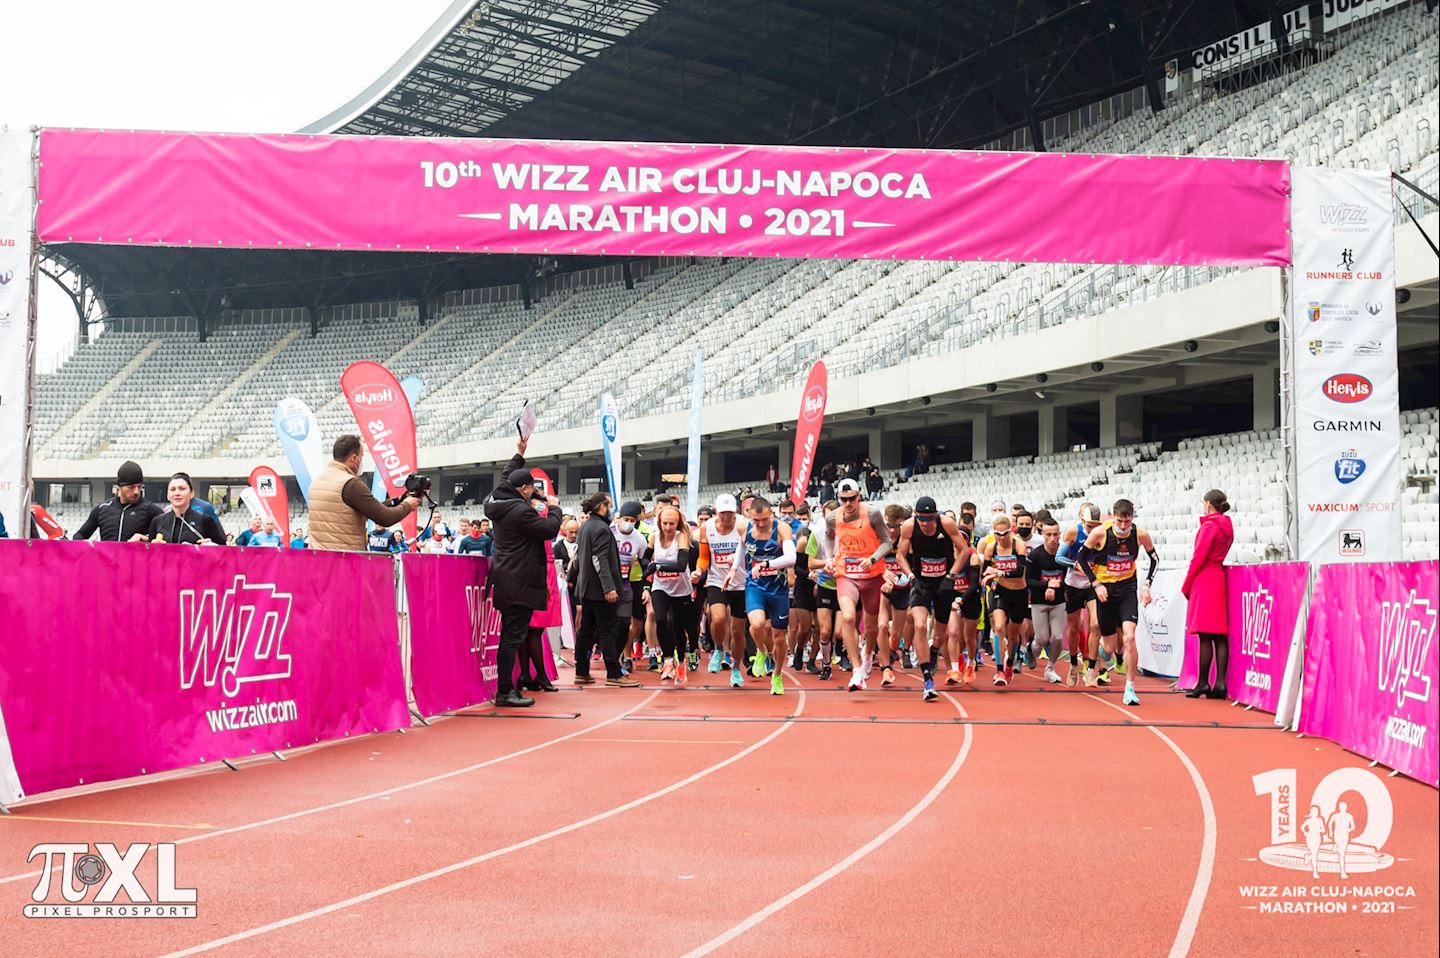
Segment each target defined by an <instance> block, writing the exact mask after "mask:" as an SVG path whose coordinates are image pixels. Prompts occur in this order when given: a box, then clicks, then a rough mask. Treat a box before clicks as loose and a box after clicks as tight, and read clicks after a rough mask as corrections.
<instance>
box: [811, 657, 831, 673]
mask: <svg viewBox="0 0 1440 958" xmlns="http://www.w3.org/2000/svg"><path fill="white" fill-rule="evenodd" d="M805 669H806V671H808V672H809V673H810V674H811V675H819V674H820V672H821V671H822V670H821V668H820V666H819V665H818V664H817V663H816V661H815V660H814V659H811V660H810V661H809V662H807V663H805ZM824 671H825V672H829V671H830V666H829V665H828V664H827V665H826V666H825V668H824Z"/></svg>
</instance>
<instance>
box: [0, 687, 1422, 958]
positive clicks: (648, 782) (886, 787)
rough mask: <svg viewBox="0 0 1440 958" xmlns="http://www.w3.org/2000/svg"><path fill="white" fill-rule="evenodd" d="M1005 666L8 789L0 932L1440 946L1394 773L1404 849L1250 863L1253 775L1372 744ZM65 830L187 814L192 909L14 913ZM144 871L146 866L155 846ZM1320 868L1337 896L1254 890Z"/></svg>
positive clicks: (1046, 945) (954, 946) (753, 693)
mask: <svg viewBox="0 0 1440 958" xmlns="http://www.w3.org/2000/svg"><path fill="white" fill-rule="evenodd" d="M566 674H568V673H566ZM989 676H990V672H989V670H988V669H987V670H983V672H982V676H981V677H982V678H983V679H984V681H985V684H984V685H981V686H977V688H976V689H974V690H970V689H961V690H950V691H949V693H948V694H946V695H944V696H942V698H941V699H940V700H939V701H937V702H933V703H924V702H922V701H921V699H920V694H919V688H918V686H919V679H918V677H917V676H914V675H906V674H904V673H901V675H900V681H899V683H898V684H897V685H896V686H895V687H893V688H891V689H880V688H878V687H874V688H872V689H871V690H870V691H867V692H859V693H846V692H844V691H841V690H840V686H839V684H838V681H837V682H835V683H827V684H825V685H821V683H819V682H818V680H816V678H815V677H814V676H813V675H808V674H807V675H803V676H800V677H799V678H798V681H797V680H795V679H794V678H793V677H792V680H791V681H790V682H789V686H790V690H789V692H787V694H786V695H785V696H784V697H782V698H776V697H773V696H770V695H768V694H765V690H763V689H762V688H761V686H762V683H761V682H759V681H757V680H750V682H749V683H748V685H747V688H745V689H743V690H733V691H732V690H730V689H728V688H706V687H704V685H705V683H707V682H708V681H709V679H710V678H711V677H710V676H708V675H707V674H705V673H702V674H701V675H700V676H698V677H697V681H696V682H695V683H694V684H693V685H692V686H691V687H689V688H685V689H679V690H676V689H671V688H669V687H668V686H667V687H665V688H663V689H657V688H653V687H647V688H644V689H634V690H617V689H605V688H603V687H590V688H587V689H585V690H583V691H580V690H573V689H567V690H565V691H562V692H560V693H556V694H553V695H542V696H541V700H540V702H539V703H538V704H537V706H536V708H535V709H532V710H529V711H526V712H523V713H509V712H507V713H504V714H503V715H501V716H499V717H493V716H494V715H495V713H494V712H493V710H485V709H479V710H473V711H475V712H476V713H477V714H475V715H471V716H462V717H455V718H447V719H443V720H440V721H438V722H436V723H435V724H434V725H432V726H431V727H428V728H415V729H412V730H410V731H409V732H408V733H406V734H403V735H400V734H390V735H383V736H373V737H370V738H366V739H361V740H353V741H346V742H343V743H336V744H333V745H329V746H326V747H320V748H314V749H309V750H304V751H301V752H294V753H289V754H288V756H287V758H288V760H287V761H284V762H279V761H275V760H274V759H269V758H266V759H257V760H251V761H248V762H246V763H244V764H243V765H241V766H240V770H239V771H238V772H231V771H229V770H227V769H225V768H223V767H216V768H212V769H206V770H203V771H195V772H187V773H178V774H172V775H169V776H164V777H155V778H151V779H147V780H144V781H138V782H134V783H126V785H125V786H124V787H110V788H100V789H91V790H86V791H82V792H77V793H65V794H59V795H54V796H46V797H43V798H42V799H40V800H35V801H31V802H28V803H26V804H24V805H22V806H20V807H18V808H16V809H15V814H13V815H11V816H6V817H0V914H3V915H4V916H5V919H4V928H5V930H6V946H7V947H6V953H7V954H16V955H54V954H62V953H73V952H74V951H75V950H77V949H82V950H88V951H92V952H95V951H97V950H98V952H99V953H103V954H116V955H132V954H135V955H138V954H165V953H216V954H231V955H284V956H287V958H293V956H297V955H308V954H317V953H327V954H329V953H333V952H334V951H335V950H336V949H337V947H338V948H339V949H342V950H344V951H347V952H350V953H362V954H386V955H411V954H413V955H474V954H477V953H484V952H487V951H493V950H497V949H499V950H510V949H519V950H521V951H522V952H523V953H525V954H528V955H567V956H587V955H596V956H600V955H605V956H608V955H701V954H711V953H713V954H717V955H756V956H761V955H766V956H769V955H776V954H783V955H786V956H809V955H815V956H821V955H823V956H826V958H833V956H834V955H837V954H860V953H877V952H883V951H900V950H903V951H910V952H915V951H922V950H923V951H929V952H933V953H939V954H994V955H1016V956H1021V955H1045V956H1054V955H1057V954H1064V955H1106V956H1114V955H1117V954H1118V955H1167V954H1190V955H1250V954H1254V955H1265V956H1267V958H1273V956H1281V955H1305V956H1317V955H1324V954H1336V953H1341V952H1345V953H1363V954H1369V955H1377V954H1396V955H1400V954H1405V955H1411V954H1415V953H1417V951H1423V952H1426V953H1429V952H1433V951H1434V944H1435V941H1436V936H1437V917H1436V915H1437V912H1436V893H1437V890H1440V876H1437V862H1440V859H1437V855H1436V847H1437V807H1436V793H1435V791H1434V790H1433V789H1431V788H1429V787H1427V786H1424V785H1420V784H1418V783H1416V782H1413V781H1410V780H1408V779H1404V778H1399V777H1397V778H1389V779H1384V782H1385V785H1386V786H1387V787H1388V790H1389V794H1390V796H1391V798H1392V801H1393V806H1394V829H1393V832H1392V834H1391V837H1390V839H1389V841H1388V842H1387V843H1386V846H1385V851H1387V852H1389V853H1390V854H1392V855H1394V856H1395V858H1396V862H1395V864H1394V865H1393V866H1392V867H1390V868H1388V869H1385V870H1383V871H1381V872H1378V873H1376V874H1374V875H1352V876H1351V877H1350V878H1349V879H1348V880H1341V879H1339V878H1338V877H1336V876H1333V875H1330V876H1326V875H1322V877H1321V879H1320V880H1319V881H1315V880H1313V879H1311V877H1310V875H1309V873H1308V872H1298V871H1287V870H1284V869H1277V868H1274V867H1272V866H1269V865H1266V864H1263V863H1261V862H1260V861H1258V860H1257V854H1258V852H1259V850H1260V849H1261V848H1262V847H1264V846H1266V845H1268V844H1270V841H1269V839H1270V834H1269V812H1270V810H1269V800H1268V798H1267V797H1265V796H1257V795H1256V794H1255V790H1254V786H1253V784H1252V782H1251V776H1252V775H1255V774H1258V773H1262V772H1265V771H1267V770H1269V769H1274V768H1294V769H1296V775H1297V801H1303V800H1304V797H1305V796H1307V795H1308V794H1309V791H1310V790H1311V789H1313V788H1314V786H1315V784H1316V783H1317V782H1318V781H1319V780H1320V779H1321V778H1322V777H1323V776H1324V775H1326V774H1327V773H1329V772H1331V771H1333V770H1335V769H1337V768H1364V766H1365V765H1366V763H1365V762H1364V761H1363V760H1361V759H1359V758H1357V757H1356V756H1354V755H1351V754H1349V753H1346V752H1345V751H1343V750H1342V749H1340V748H1338V747H1337V746H1334V745H1332V744H1331V743H1328V742H1324V741H1320V740H1313V739H1300V738H1297V737H1296V736H1294V735H1293V734H1290V733H1287V732H1284V731H1281V730H1278V729H1275V728H1273V726H1272V725H1271V721H1270V716H1268V715H1263V714H1261V713H1258V712H1246V711H1244V710H1242V709H1239V708H1232V707H1230V706H1229V705H1228V704H1227V703H1222V702H1212V701H1205V700H1200V701H1192V700H1188V699H1185V698H1184V697H1183V696H1180V695H1177V694H1175V693H1171V692H1169V691H1168V690H1167V689H1166V687H1165V686H1164V685H1163V684H1162V683H1160V682H1158V681H1153V680H1142V681H1141V683H1140V689H1141V694H1142V700H1143V701H1142V705H1141V707H1140V708H1138V709H1128V708H1124V707H1122V706H1121V704H1120V696H1119V689H1118V687H1115V688H1112V689H1102V690H1087V689H1084V688H1078V689H1068V688H1063V687H1058V686H1052V685H1046V684H1044V683H1043V682H1040V681H1039V680H1038V679H1037V678H1036V677H1035V676H1034V675H1032V674H1026V675H1024V676H1022V677H1019V678H1017V679H1016V682H1015V684H1014V685H1013V686H1012V688H1010V689H1009V690H1006V691H999V692H997V691H993V690H992V689H991V688H990V687H989V685H988V681H989ZM642 678H643V679H644V680H645V681H646V682H647V684H648V685H650V686H654V685H655V677H654V675H653V674H645V675H642ZM876 679H877V681H876V683H874V684H875V685H876V686H878V676H877V677H876ZM539 716H549V717H539ZM1383 772H1384V770H1383V769H1378V770H1376V771H1375V772H1374V773H1367V774H1382V775H1383ZM1352 797H1353V796H1352ZM1361 804H1362V803H1360V802H1358V801H1356V802H1353V803H1352V805H1353V806H1355V808H1356V809H1357V815H1356V817H1357V819H1359V820H1360V821H1361V823H1362V825H1363V813H1361V812H1359V811H1358V809H1359V807H1360V806H1361ZM61 841H74V842H89V843H92V844H93V843H96V842H106V841H108V842H113V843H115V844H116V845H117V846H119V847H120V848H121V849H123V848H124V847H125V846H127V845H128V844H129V843H131V842H170V841H174V842H177V845H178V847H177V849H176V857H177V863H178V872H179V878H180V884H181V885H182V886H189V887H194V888H195V889H196V890H197V893H198V908H199V916H198V917H197V918H195V919H193V920H153V919H152V920H148V921H139V920H134V921H122V920H86V921H67V920H58V919H49V920H39V919H27V918H23V917H21V913H22V910H23V907H24V906H25V905H27V904H29V903H30V902H31V897H30V896H31V892H32V891H33V890H34V888H35V887H36V883H37V874H38V872H37V870H36V868H35V866H34V865H27V864H26V857H27V855H28V854H29V851H30V849H31V848H32V847H33V846H34V845H36V844H37V843H40V842H61ZM147 862H148V860H147ZM147 868H149V869H150V871H149V872H148V874H149V879H146V875H147V871H146V869H147ZM137 874H139V875H140V877H141V878H142V880H145V881H147V883H148V887H151V888H153V887H154V882H153V880H151V879H153V878H154V871H153V865H149V864H148V863H147V865H146V866H142V868H141V869H140V871H139V872H138V873H137ZM1367 886H1384V887H1381V888H1380V889H1378V891H1377V893H1376V894H1372V895H1366V894H1357V892H1361V891H1362V890H1363V889H1365V888H1366V887H1367ZM1272 887H1273V889H1274V892H1273V894H1274V896H1275V897H1273V898H1269V897H1267V898H1263V899H1261V898H1256V897H1254V895H1255V893H1257V892H1260V893H1266V894H1269V893H1270V892H1271V888H1272ZM1300 889H1303V890H1304V892H1305V897H1304V898H1300V897H1299V890H1300ZM1317 895H1318V896H1319V899H1320V900H1327V901H1332V902H1333V901H1345V902H1346V903H1347V905H1348V911H1347V913H1346V914H1276V913H1268V912H1267V913H1263V914H1262V912H1261V910H1260V902H1261V901H1265V902H1267V903H1268V902H1273V901H1284V902H1292V903H1293V902H1296V901H1307V900H1312V899H1315V898H1316V896H1317ZM50 900H51V901H58V900H59V896H58V895H57V894H55V893H53V892H52V894H51V896H50ZM122 900H123V896H122ZM1367 903H1368V907H1370V908H1373V909H1374V910H1365V906H1367ZM1267 907H1268V905H1267Z"/></svg>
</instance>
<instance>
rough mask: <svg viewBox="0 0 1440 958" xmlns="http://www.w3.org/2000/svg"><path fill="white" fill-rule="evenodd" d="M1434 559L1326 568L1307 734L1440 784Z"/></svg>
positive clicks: (1318, 599) (1309, 671)
mask: <svg viewBox="0 0 1440 958" xmlns="http://www.w3.org/2000/svg"><path fill="white" fill-rule="evenodd" d="M1437 569H1440V566H1437V564H1436V563H1434V562H1398V563H1363V564H1345V565H1327V566H1321V568H1320V576H1319V581H1318V582H1317V584H1316V587H1315V592H1314V597H1313V598H1312V600H1311V602H1310V628H1309V638H1308V640H1307V643H1306V649H1305V686H1304V693H1303V698H1302V700H1301V705H1300V731H1302V732H1305V733H1307V734H1310V735H1321V736H1324V737H1325V738H1328V739H1331V740H1332V741H1335V742H1338V743H1339V744H1340V745H1342V746H1344V747H1345V748H1347V749H1349V750H1350V751H1352V752H1356V753H1358V754H1360V755H1363V756H1365V757H1366V758H1371V759H1374V760H1376V761H1378V762H1380V763H1381V764H1383V765H1387V766H1389V767H1390V768H1393V769H1396V770H1397V771H1400V772H1403V773H1405V774H1406V775H1409V776H1411V777H1413V778H1416V779H1419V780H1420V781H1422V782H1428V783H1430V784H1431V785H1436V786H1440V770H1437V768H1440V762H1437V748H1436V742H1435V736H1436V734H1437V731H1440V728H1437V727H1440V688H1437V687H1436V686H1437V682H1436V680H1437V676H1440V667H1437V666H1440V652H1437V650H1436V647H1435V624H1436V614H1437V610H1440V574H1437Z"/></svg>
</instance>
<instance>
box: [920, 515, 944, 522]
mask: <svg viewBox="0 0 1440 958" xmlns="http://www.w3.org/2000/svg"><path fill="white" fill-rule="evenodd" d="M939 518H940V517H939V516H916V517H915V521H916V522H926V523H929V522H935V521H936V520H938V519H939Z"/></svg>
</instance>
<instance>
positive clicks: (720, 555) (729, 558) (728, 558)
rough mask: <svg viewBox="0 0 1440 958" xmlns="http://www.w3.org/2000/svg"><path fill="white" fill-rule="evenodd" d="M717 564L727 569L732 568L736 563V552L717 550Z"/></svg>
mask: <svg viewBox="0 0 1440 958" xmlns="http://www.w3.org/2000/svg"><path fill="white" fill-rule="evenodd" d="M715 564H716V565H717V566H720V567H722V568H725V569H728V568H730V567H731V566H733V565H734V564H735V553H733V552H717V553H715Z"/></svg>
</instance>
